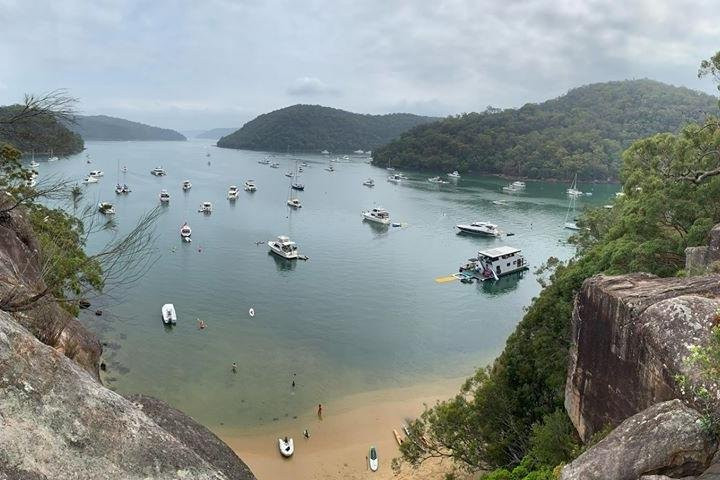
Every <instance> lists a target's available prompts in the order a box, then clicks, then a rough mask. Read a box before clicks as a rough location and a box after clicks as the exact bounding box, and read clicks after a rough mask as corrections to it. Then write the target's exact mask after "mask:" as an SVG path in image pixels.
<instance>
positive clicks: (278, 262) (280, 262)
mask: <svg viewBox="0 0 720 480" xmlns="http://www.w3.org/2000/svg"><path fill="white" fill-rule="evenodd" d="M268 255H270V256H271V257H272V259H273V260H275V268H276V269H277V271H278V272H289V271H291V270H295V267H297V263H298V260H288V259H286V258H282V257H280V256H278V255H275V254H274V253H272V252H268Z"/></svg>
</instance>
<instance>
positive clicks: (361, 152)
mask: <svg viewBox="0 0 720 480" xmlns="http://www.w3.org/2000/svg"><path fill="white" fill-rule="evenodd" d="M353 153H354V154H355V155H362V154H364V153H365V152H364V151H362V150H355V151H354V152H353Z"/></svg>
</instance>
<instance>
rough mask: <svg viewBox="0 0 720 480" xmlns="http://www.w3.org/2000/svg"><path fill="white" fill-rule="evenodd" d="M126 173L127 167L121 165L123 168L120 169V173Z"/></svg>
mask: <svg viewBox="0 0 720 480" xmlns="http://www.w3.org/2000/svg"><path fill="white" fill-rule="evenodd" d="M127 171H128V168H127V166H126V165H123V167H122V172H123V173H127Z"/></svg>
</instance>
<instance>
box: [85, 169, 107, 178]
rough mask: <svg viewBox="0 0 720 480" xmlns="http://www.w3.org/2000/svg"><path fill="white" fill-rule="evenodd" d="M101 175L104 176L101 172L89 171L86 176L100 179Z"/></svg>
mask: <svg viewBox="0 0 720 480" xmlns="http://www.w3.org/2000/svg"><path fill="white" fill-rule="evenodd" d="M103 175H105V174H104V173H103V172H102V170H91V171H90V173H89V174H88V176H90V177H94V178H100V177H102V176H103Z"/></svg>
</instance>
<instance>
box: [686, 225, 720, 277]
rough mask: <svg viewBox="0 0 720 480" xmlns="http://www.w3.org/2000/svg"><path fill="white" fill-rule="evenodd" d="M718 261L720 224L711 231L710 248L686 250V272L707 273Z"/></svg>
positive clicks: (719, 253)
mask: <svg viewBox="0 0 720 480" xmlns="http://www.w3.org/2000/svg"><path fill="white" fill-rule="evenodd" d="M718 261H720V224H718V225H715V226H714V227H713V228H712V230H710V244H709V245H708V246H704V247H688V248H686V249H685V270H687V271H688V272H690V273H705V272H707V270H708V268H709V267H710V266H711V265H712V264H713V263H715V262H718Z"/></svg>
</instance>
